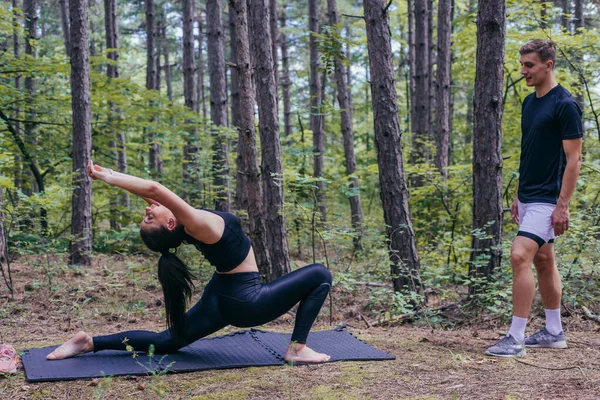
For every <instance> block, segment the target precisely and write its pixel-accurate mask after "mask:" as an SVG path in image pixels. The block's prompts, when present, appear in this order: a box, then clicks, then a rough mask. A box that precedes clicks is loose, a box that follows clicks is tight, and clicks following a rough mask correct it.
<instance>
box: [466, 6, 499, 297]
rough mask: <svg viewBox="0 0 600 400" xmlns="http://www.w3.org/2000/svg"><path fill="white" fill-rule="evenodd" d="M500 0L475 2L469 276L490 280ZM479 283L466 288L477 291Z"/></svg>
mask: <svg viewBox="0 0 600 400" xmlns="http://www.w3.org/2000/svg"><path fill="white" fill-rule="evenodd" d="M505 15H506V3H505V0H480V1H479V12H478V13H477V55H476V67H475V97H474V99H473V104H474V107H475V109H474V126H473V232H477V233H475V234H473V236H472V238H471V249H472V250H471V263H470V265H469V273H470V275H471V276H473V277H485V278H490V277H491V275H492V273H493V272H494V271H495V270H496V269H497V268H499V267H500V262H501V260H502V249H501V248H500V245H501V243H502V154H501V127H502V88H503V63H504V39H505V21H506V19H505ZM478 284H479V282H475V283H473V284H472V285H471V286H470V288H469V290H470V292H471V293H474V292H478V291H479V290H481V288H480V287H479V286H478Z"/></svg>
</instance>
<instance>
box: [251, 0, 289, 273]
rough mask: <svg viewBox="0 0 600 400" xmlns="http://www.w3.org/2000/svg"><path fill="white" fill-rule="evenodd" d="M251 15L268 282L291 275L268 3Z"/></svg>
mask: <svg viewBox="0 0 600 400" xmlns="http://www.w3.org/2000/svg"><path fill="white" fill-rule="evenodd" d="M252 6H253V8H252V12H251V13H250V17H251V21H250V25H251V29H250V32H251V34H252V42H253V50H254V59H253V60H254V63H255V71H254V73H255V85H256V93H257V96H256V101H257V104H258V117H259V130H260V144H261V155H262V162H261V177H262V183H263V193H264V207H265V209H264V212H265V218H266V220H265V224H266V227H267V247H268V249H269V255H270V256H271V272H270V273H269V274H267V276H266V278H267V279H268V280H272V279H275V278H277V277H280V276H282V275H285V274H287V273H288V272H290V261H289V254H288V244H287V232H286V227H285V218H284V214H283V205H284V202H283V172H282V167H281V145H280V143H279V121H278V119H277V87H276V86H275V74H274V71H273V54H272V53H271V51H272V45H271V32H270V29H269V26H268V23H269V8H268V5H267V0H256V1H254V2H253V4H252Z"/></svg>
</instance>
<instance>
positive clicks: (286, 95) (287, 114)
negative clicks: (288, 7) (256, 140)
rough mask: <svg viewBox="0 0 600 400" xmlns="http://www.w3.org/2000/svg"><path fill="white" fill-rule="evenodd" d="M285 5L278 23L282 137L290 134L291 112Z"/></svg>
mask: <svg viewBox="0 0 600 400" xmlns="http://www.w3.org/2000/svg"><path fill="white" fill-rule="evenodd" d="M286 19H287V17H286V13H285V5H284V6H283V7H282V9H281V14H280V15H279V21H280V23H281V35H280V37H279V45H280V46H281V68H282V69H283V73H282V75H281V92H282V95H283V96H282V97H283V135H284V136H285V137H288V136H290V135H291V134H292V111H291V100H290V86H291V81H290V61H289V56H288V44H287V35H286V33H285V26H286Z"/></svg>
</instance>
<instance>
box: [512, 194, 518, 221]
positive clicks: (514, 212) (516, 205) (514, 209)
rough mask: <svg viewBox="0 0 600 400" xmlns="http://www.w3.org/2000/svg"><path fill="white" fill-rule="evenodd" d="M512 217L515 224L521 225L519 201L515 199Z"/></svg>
mask: <svg viewBox="0 0 600 400" xmlns="http://www.w3.org/2000/svg"><path fill="white" fill-rule="evenodd" d="M510 215H512V220H513V221H514V223H515V224H517V225H518V224H519V200H517V199H515V200H514V201H513V203H512V205H511V206H510Z"/></svg>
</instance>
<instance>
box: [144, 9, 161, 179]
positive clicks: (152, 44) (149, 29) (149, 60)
mask: <svg viewBox="0 0 600 400" xmlns="http://www.w3.org/2000/svg"><path fill="white" fill-rule="evenodd" d="M144 4H145V12H146V89H148V90H157V88H158V79H157V77H158V68H157V67H158V66H157V63H156V59H157V58H156V12H155V3H154V0H145V3H144ZM152 121H153V119H152V120H151V122H152ZM147 137H148V140H149V142H150V143H149V145H148V163H149V165H148V166H149V168H150V171H151V172H152V175H153V176H154V177H155V178H157V177H158V175H159V174H160V172H161V171H160V170H161V166H160V164H161V163H160V147H159V145H158V143H156V140H157V135H156V133H155V132H148V133H147Z"/></svg>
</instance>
